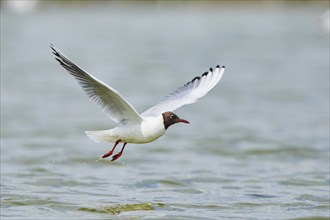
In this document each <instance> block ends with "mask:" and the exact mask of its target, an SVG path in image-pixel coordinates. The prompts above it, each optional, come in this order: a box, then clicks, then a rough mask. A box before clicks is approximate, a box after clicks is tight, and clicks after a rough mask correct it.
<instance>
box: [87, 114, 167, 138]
mask: <svg viewBox="0 0 330 220" xmlns="http://www.w3.org/2000/svg"><path fill="white" fill-rule="evenodd" d="M85 133H86V135H87V136H88V137H89V138H90V139H92V140H93V141H95V142H99V143H114V142H116V141H117V140H121V142H126V143H134V144H145V143H149V142H152V141H154V140H156V139H158V138H159V137H161V136H162V135H164V134H165V128H164V121H163V117H162V116H161V115H160V116H156V117H145V118H143V120H142V122H141V123H140V124H137V123H135V124H127V125H119V126H118V127H115V128H113V129H109V130H103V131H86V132H85Z"/></svg>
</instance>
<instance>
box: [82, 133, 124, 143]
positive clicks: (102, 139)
mask: <svg viewBox="0 0 330 220" xmlns="http://www.w3.org/2000/svg"><path fill="white" fill-rule="evenodd" d="M85 133H86V135H87V137H89V138H90V139H91V140H93V141H95V142H98V143H109V142H110V143H113V142H116V141H117V138H115V137H113V136H111V132H110V130H102V131H85Z"/></svg>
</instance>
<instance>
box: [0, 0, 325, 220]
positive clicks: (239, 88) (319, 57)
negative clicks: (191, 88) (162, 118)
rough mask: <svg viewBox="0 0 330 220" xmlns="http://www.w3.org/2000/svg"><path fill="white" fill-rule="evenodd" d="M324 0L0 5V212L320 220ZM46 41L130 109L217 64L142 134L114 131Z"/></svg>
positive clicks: (26, 215)
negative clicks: (188, 99)
mask: <svg viewBox="0 0 330 220" xmlns="http://www.w3.org/2000/svg"><path fill="white" fill-rule="evenodd" d="M328 8H329V3H328V2H327V1H298V2H297V1H295V3H292V2H291V1H256V2H250V1H249V2H229V1H222V2H221V1H219V2H207V1H205V2H198V1H195V2H183V1H177V2H164V1H148V2H119V1H115V2H108V1H69V2H64V1H21V2H17V1H1V219H60V218H62V219H229V218H231V219H328V218H329V216H330V214H329V208H330V205H329V199H330V198H329V197H330V194H329V190H330V189H329V184H330V177H329V32H328V31H329V29H327V27H328V26H327V25H324V24H326V23H327V21H328V18H327V17H326V19H325V20H324V16H325V14H324V13H325V11H326V10H327V9H328ZM50 43H53V44H54V45H55V46H56V47H57V48H59V49H60V50H61V51H62V52H63V53H64V54H66V55H67V56H68V57H70V58H71V59H72V60H73V61H74V62H76V63H77V64H78V65H80V66H81V67H82V68H83V69H85V70H87V71H89V72H90V73H92V74H93V75H95V76H96V77H98V78H99V79H101V80H103V81H104V82H106V83H108V84H109V85H111V86H112V87H114V88H115V89H117V90H118V91H120V93H121V94H122V95H123V96H124V97H126V99H127V100H129V101H130V102H131V103H132V104H133V105H134V106H135V107H136V109H137V110H138V111H140V112H142V111H143V110H145V109H146V108H148V107H149V106H151V105H153V104H155V103H157V102H158V101H159V100H160V99H161V98H162V97H163V96H164V95H166V94H167V93H168V92H170V91H171V90H173V89H176V88H177V87H178V86H180V85H182V84H183V83H186V82H187V81H189V80H191V79H192V78H193V77H195V76H197V75H200V74H202V73H203V72H205V71H206V70H207V69H208V68H209V67H214V66H216V65H217V64H219V65H226V67H227V69H226V72H225V74H224V77H223V79H222V80H221V82H220V84H219V85H218V86H217V87H216V88H215V89H214V90H212V91H211V92H210V93H209V94H208V95H207V96H206V97H204V98H203V99H201V100H200V101H199V102H198V103H196V104H194V105H191V106H186V107H183V108H182V109H179V110H178V111H176V113H177V114H178V115H179V116H181V117H182V118H185V119H187V120H189V121H190V122H191V124H190V125H176V126H173V127H171V128H170V129H169V130H168V132H167V134H166V135H165V136H164V137H162V138H160V139H159V140H157V141H156V142H153V143H150V144H145V145H133V144H129V145H128V146H127V148H126V150H125V152H124V155H123V157H122V158H120V159H119V160H118V161H116V162H110V161H109V160H103V159H100V157H101V156H102V155H103V154H104V153H105V152H107V151H108V150H109V149H110V148H111V145H107V144H98V143H94V142H92V141H90V140H89V139H88V138H87V137H85V135H84V131H85V130H101V129H108V128H111V127H113V126H115V124H114V123H112V122H111V121H110V120H108V118H107V116H106V115H105V114H104V113H103V112H101V111H100V108H99V107H98V106H97V105H95V104H93V103H92V102H90V101H89V100H88V98H87V96H86V95H85V94H84V93H83V92H82V90H81V89H80V87H79V85H78V84H77V83H76V82H75V80H74V79H73V78H72V77H71V76H70V75H69V74H67V73H66V72H65V70H64V69H63V68H62V67H60V66H59V64H58V63H57V62H56V61H55V60H54V56H53V55H52V53H51V50H50V48H49V44H50Z"/></svg>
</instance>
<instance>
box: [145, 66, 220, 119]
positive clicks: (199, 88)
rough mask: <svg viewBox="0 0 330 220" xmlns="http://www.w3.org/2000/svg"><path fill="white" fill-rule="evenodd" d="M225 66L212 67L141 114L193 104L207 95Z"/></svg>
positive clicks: (154, 114) (157, 113) (172, 109)
mask: <svg viewBox="0 0 330 220" xmlns="http://www.w3.org/2000/svg"><path fill="white" fill-rule="evenodd" d="M224 71H225V66H222V67H221V68H220V66H219V65H218V66H216V68H215V69H214V70H213V69H212V68H210V70H209V71H208V72H205V73H204V74H203V75H202V76H198V77H195V78H194V79H193V80H191V81H190V82H188V83H186V84H185V85H183V86H181V87H179V88H178V89H176V90H174V91H173V92H171V93H170V94H168V95H167V96H165V98H164V99H163V101H161V102H160V103H158V104H157V105H155V106H153V107H151V108H149V109H147V110H146V111H145V112H143V113H142V114H141V116H142V117H146V116H157V115H160V114H162V113H164V112H167V111H174V110H175V109H177V108H180V107H181V106H184V105H188V104H192V103H194V102H196V101H197V100H198V99H199V98H201V97H203V96H205V95H206V94H207V93H208V92H209V91H210V90H211V89H212V88H214V87H215V85H216V84H217V83H218V82H219V81H220V79H221V77H222V75H223V73H224Z"/></svg>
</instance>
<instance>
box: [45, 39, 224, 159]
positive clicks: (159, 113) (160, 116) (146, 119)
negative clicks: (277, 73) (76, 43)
mask: <svg viewBox="0 0 330 220" xmlns="http://www.w3.org/2000/svg"><path fill="white" fill-rule="evenodd" d="M50 47H51V49H52V50H53V53H54V54H55V56H56V58H55V59H56V60H57V61H58V62H60V64H61V65H62V66H63V67H64V68H65V69H66V70H67V71H68V72H69V73H70V74H71V75H73V76H74V77H75V78H76V79H77V80H78V82H79V84H80V86H81V87H82V88H83V90H84V91H85V92H86V93H87V95H88V96H89V98H90V99H91V100H93V101H95V102H96V103H97V104H99V105H100V106H101V107H102V109H103V110H104V111H105V112H106V113H107V114H108V116H109V118H110V119H112V120H113V121H114V122H116V123H117V124H118V126H117V127H115V128H113V129H109V130H102V131H86V134H87V136H88V137H89V138H90V139H92V140H93V141H96V142H100V143H109V142H110V143H115V144H114V146H113V147H112V149H111V150H110V151H109V152H107V153H106V154H104V155H103V157H102V158H106V157H109V156H110V155H112V154H113V152H114V150H115V148H116V146H117V145H118V144H119V143H124V144H123V147H122V149H121V150H120V152H119V153H117V154H115V155H114V156H113V157H112V161H114V160H117V159H118V158H119V157H120V156H121V155H122V153H123V151H124V149H125V146H126V144H127V143H134V144H143V143H149V142H152V141H154V140H156V139H157V138H159V137H160V136H162V135H163V134H164V133H165V131H166V129H167V128H168V127H170V126H171V125H173V124H175V123H179V122H182V123H189V122H188V121H187V120H184V119H181V118H179V117H178V116H177V115H176V114H174V113H173V112H172V111H174V110H175V109H177V108H179V107H181V106H183V105H187V104H192V103H194V102H196V101H197V100H198V99H199V98H201V97H203V96H204V95H206V94H207V93H208V92H209V91H210V90H211V89H212V88H214V87H215V85H216V84H217V83H218V82H219V81H220V79H221V77H222V75H223V73H224V71H225V67H224V66H222V67H221V68H220V66H219V65H218V66H216V68H215V69H214V70H213V69H212V68H210V69H209V71H208V72H205V73H204V74H202V75H201V76H198V77H195V78H194V79H193V80H191V81H189V82H188V83H186V84H184V85H183V86H181V87H179V88H178V89H176V90H174V91H173V92H171V93H170V94H168V95H167V96H165V98H164V99H163V100H162V101H161V102H160V103H158V104H157V105H155V106H153V107H151V108H149V109H147V110H146V111H145V112H143V113H142V114H139V113H138V112H137V111H136V110H135V109H134V107H133V106H132V105H131V104H130V103H128V102H127V101H126V100H125V99H124V98H123V97H122V96H121V95H120V94H119V92H117V91H116V90H115V89H113V88H112V87H110V86H108V85H107V84H105V83H103V82H101V81H100V80H98V79H96V78H95V77H93V76H92V75H90V74H89V73H87V72H86V71H84V70H83V69H81V68H80V67H79V66H77V65H76V64H74V63H73V62H72V61H70V60H69V59H68V58H67V57H66V56H64V55H63V54H62V53H61V52H60V51H59V50H58V49H56V48H55V47H54V46H53V45H50Z"/></svg>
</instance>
